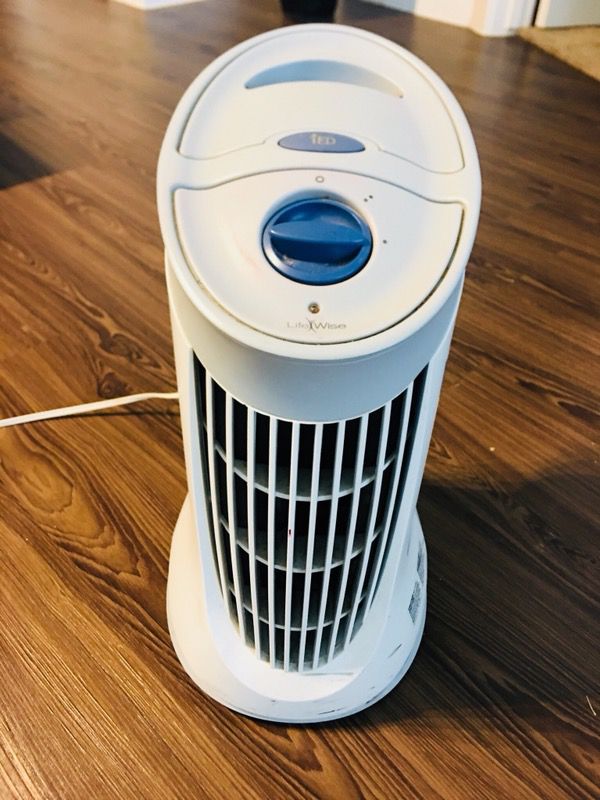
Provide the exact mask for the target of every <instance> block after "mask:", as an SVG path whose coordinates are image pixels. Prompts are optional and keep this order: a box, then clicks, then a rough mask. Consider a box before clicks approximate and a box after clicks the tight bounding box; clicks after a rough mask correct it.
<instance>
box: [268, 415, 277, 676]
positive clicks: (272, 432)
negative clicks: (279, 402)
mask: <svg viewBox="0 0 600 800" xmlns="http://www.w3.org/2000/svg"><path fill="white" fill-rule="evenodd" d="M268 446H269V494H268V501H267V502H268V505H267V569H268V578H267V601H268V612H267V624H268V626H269V662H270V664H271V666H272V667H274V666H275V482H276V478H277V472H276V465H277V419H276V418H275V417H269V445H268Z"/></svg>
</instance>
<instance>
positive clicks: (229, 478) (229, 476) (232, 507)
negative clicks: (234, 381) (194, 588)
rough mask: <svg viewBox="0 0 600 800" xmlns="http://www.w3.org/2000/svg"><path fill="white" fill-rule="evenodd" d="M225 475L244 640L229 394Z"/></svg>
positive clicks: (235, 587) (236, 595) (228, 397)
mask: <svg viewBox="0 0 600 800" xmlns="http://www.w3.org/2000/svg"><path fill="white" fill-rule="evenodd" d="M225 458H226V461H225V473H226V483H227V510H228V518H227V521H228V526H227V527H228V531H229V551H230V554H231V567H232V574H233V594H234V599H235V605H236V611H237V618H238V623H239V626H240V634H241V636H242V638H243V639H245V638H246V626H245V619H244V614H243V595H242V584H241V580H240V564H239V554H238V545H237V530H238V526H237V514H236V498H235V490H234V474H233V459H234V446H233V398H232V397H231V395H230V394H227V395H225Z"/></svg>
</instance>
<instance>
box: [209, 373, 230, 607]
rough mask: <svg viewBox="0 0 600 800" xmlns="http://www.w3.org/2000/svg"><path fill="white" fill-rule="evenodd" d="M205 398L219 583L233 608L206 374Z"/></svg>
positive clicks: (210, 386) (211, 397) (211, 506)
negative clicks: (226, 567) (225, 553)
mask: <svg viewBox="0 0 600 800" xmlns="http://www.w3.org/2000/svg"><path fill="white" fill-rule="evenodd" d="M205 375H206V377H205V387H206V388H205V396H206V441H207V451H208V452H207V454H206V456H207V461H208V481H209V486H210V495H211V501H210V509H211V513H212V521H213V525H212V527H213V531H214V537H215V550H216V553H217V565H218V570H219V582H220V584H221V592H222V593H223V597H224V599H225V603H226V605H227V607H228V608H230V607H231V595H230V593H229V588H228V582H227V576H226V570H225V556H224V553H223V544H222V536H221V514H220V512H219V505H218V498H219V496H220V495H219V491H218V489H217V466H216V459H217V458H219V456H218V454H217V451H216V448H215V436H214V416H215V415H214V410H213V400H214V398H213V382H212V379H211V377H210V375H209V374H208V372H207V373H206V374H205Z"/></svg>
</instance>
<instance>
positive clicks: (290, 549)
mask: <svg viewBox="0 0 600 800" xmlns="http://www.w3.org/2000/svg"><path fill="white" fill-rule="evenodd" d="M299 440H300V423H298V422H294V423H292V433H291V448H290V484H289V486H290V490H289V491H290V493H289V498H288V518H287V556H286V564H285V623H284V626H285V627H284V640H283V642H284V644H283V668H284V670H286V671H288V670H289V669H290V643H291V624H292V593H293V590H294V542H295V538H296V489H297V481H298V449H299Z"/></svg>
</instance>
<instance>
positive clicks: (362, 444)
mask: <svg viewBox="0 0 600 800" xmlns="http://www.w3.org/2000/svg"><path fill="white" fill-rule="evenodd" d="M368 425H369V415H368V414H363V416H362V417H360V423H359V432H358V446H357V449H356V460H355V462H354V486H353V491H352V506H351V509H350V519H349V522H348V529H347V533H346V537H347V538H346V550H345V552H344V563H343V565H342V575H341V579H340V585H339V588H338V595H337V603H336V610H335V618H334V620H333V629H332V634H331V642H330V643H329V656H328V658H329V660H330V659H331V658H333V654H334V651H335V647H336V645H337V638H338V633H339V630H340V623H341V621H342V616H343V615H344V613H345V611H346V609H345V602H344V601H345V598H346V587H347V585H348V578H349V575H350V564H351V555H352V546H353V544H354V536H355V534H356V522H357V519H358V510H359V500H360V484H361V482H362V476H363V472H364V467H365V461H364V459H365V448H366V444H367V428H368Z"/></svg>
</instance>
